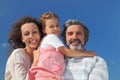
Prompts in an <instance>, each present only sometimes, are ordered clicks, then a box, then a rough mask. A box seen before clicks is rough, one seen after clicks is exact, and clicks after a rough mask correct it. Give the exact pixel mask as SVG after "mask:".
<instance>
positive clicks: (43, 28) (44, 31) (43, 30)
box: [43, 26, 46, 34]
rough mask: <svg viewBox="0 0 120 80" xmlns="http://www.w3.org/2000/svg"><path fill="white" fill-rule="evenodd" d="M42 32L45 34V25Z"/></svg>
mask: <svg viewBox="0 0 120 80" xmlns="http://www.w3.org/2000/svg"><path fill="white" fill-rule="evenodd" d="M43 33H44V34H45V33H46V32H45V26H44V27H43Z"/></svg>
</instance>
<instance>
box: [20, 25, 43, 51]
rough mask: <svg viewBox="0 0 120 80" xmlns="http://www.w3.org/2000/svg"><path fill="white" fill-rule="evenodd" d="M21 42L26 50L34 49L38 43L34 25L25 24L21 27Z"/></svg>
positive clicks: (36, 29)
mask: <svg viewBox="0 0 120 80" xmlns="http://www.w3.org/2000/svg"><path fill="white" fill-rule="evenodd" d="M21 33H22V41H23V42H24V43H25V45H26V48H27V49H32V50H34V49H36V48H37V47H38V46H39V43H40V39H41V37H40V32H39V30H38V27H37V25H36V24H34V23H25V24H24V25H22V27H21Z"/></svg>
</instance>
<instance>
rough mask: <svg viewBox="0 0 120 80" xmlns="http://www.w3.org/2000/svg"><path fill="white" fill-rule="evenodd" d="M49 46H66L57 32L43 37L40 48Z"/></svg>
mask: <svg viewBox="0 0 120 80" xmlns="http://www.w3.org/2000/svg"><path fill="white" fill-rule="evenodd" d="M49 46H53V47H55V48H56V49H57V48H58V47H60V46H64V44H63V43H62V41H61V40H60V39H59V38H58V37H57V36H56V35H55V34H48V35H46V36H45V37H44V38H43V40H42V42H41V44H40V48H46V47H49Z"/></svg>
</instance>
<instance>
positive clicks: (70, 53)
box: [58, 46, 96, 57]
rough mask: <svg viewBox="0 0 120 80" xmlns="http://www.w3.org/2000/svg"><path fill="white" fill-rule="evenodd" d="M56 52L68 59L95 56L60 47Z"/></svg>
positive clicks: (90, 53)
mask: <svg viewBox="0 0 120 80" xmlns="http://www.w3.org/2000/svg"><path fill="white" fill-rule="evenodd" d="M58 50H59V51H60V52H61V53H63V54H64V55H65V56H68V57H90V56H95V55H96V54H95V53H94V52H92V51H78V50H71V49H69V48H67V47H65V46H61V47H59V48H58Z"/></svg>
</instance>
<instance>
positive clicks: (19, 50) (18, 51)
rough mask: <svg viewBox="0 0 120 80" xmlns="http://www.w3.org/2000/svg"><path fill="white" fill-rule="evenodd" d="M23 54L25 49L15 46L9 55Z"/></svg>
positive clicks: (18, 55) (17, 55)
mask: <svg viewBox="0 0 120 80" xmlns="http://www.w3.org/2000/svg"><path fill="white" fill-rule="evenodd" d="M24 54H25V51H24V49H23V48H17V49H14V50H13V52H12V54H11V56H14V57H17V58H18V57H21V56H23V55H24Z"/></svg>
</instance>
